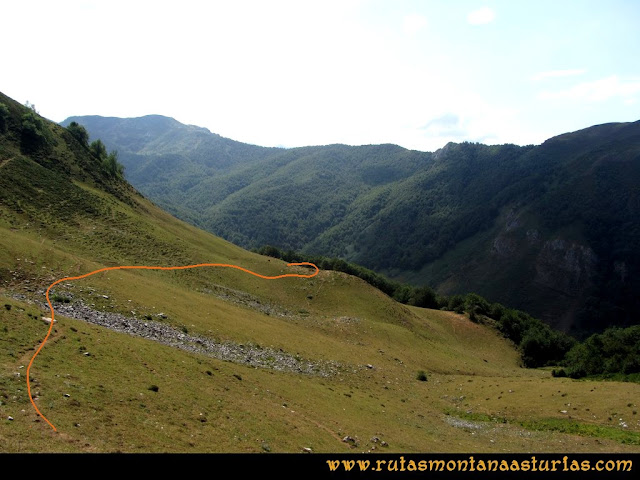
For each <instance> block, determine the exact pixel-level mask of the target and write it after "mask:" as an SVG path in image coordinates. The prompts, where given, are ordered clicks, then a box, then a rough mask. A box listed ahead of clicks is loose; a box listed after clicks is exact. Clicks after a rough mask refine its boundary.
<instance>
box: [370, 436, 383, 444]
mask: <svg viewBox="0 0 640 480" xmlns="http://www.w3.org/2000/svg"><path fill="white" fill-rule="evenodd" d="M369 441H370V442H371V443H378V442H379V441H380V439H379V438H378V437H371V440H369Z"/></svg>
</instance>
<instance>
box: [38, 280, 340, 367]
mask: <svg viewBox="0 0 640 480" xmlns="http://www.w3.org/2000/svg"><path fill="white" fill-rule="evenodd" d="M42 293H43V294H44V291H43V292H42ZM241 293H242V292H234V295H235V294H237V295H240V294H241ZM242 295H244V294H242ZM243 298H244V297H243ZM247 298H248V297H247ZM224 299H225V300H232V298H231V297H229V298H226V297H225V298H224ZM252 302H253V299H252ZM36 303H37V304H39V305H40V306H41V307H42V308H43V309H48V306H47V305H46V304H45V303H42V302H36ZM269 308H272V307H269ZM272 313H274V314H277V315H284V314H282V313H281V312H276V311H275V310H273V309H272ZM56 314H61V315H64V316H67V317H70V318H74V319H77V320H82V321H85V322H87V323H91V324H94V325H100V326H102V327H106V328H110V329H112V330H115V331H118V332H122V333H127V334H129V335H133V336H137V337H142V338H145V339H147V340H153V341H156V342H159V343H162V344H164V345H168V346H170V347H174V348H179V349H181V350H186V351H188V352H192V353H199V354H203V355H208V356H210V357H214V358H217V359H219V360H224V361H229V362H234V363H239V364H244V365H249V366H251V367H254V368H268V369H272V370H277V371H284V372H294V373H300V374H305V375H318V376H321V377H329V376H333V375H336V374H337V373H338V371H339V368H340V367H341V365H340V364H339V363H337V362H332V361H309V360H305V359H304V358H300V356H297V355H292V354H289V353H287V352H285V351H283V350H282V349H273V348H268V347H260V346H257V345H251V344H244V345H242V346H240V345H239V344H237V343H231V342H224V343H223V342H218V341H215V340H214V339H213V338H210V337H204V336H199V335H193V334H189V333H188V332H185V331H184V330H183V331H181V330H180V329H179V328H175V327H172V326H170V325H167V324H166V322H160V321H154V320H148V319H145V320H144V321H142V320H138V319H136V318H134V317H127V316H125V315H121V314H119V313H112V312H101V311H98V310H94V309H93V308H91V307H90V306H89V305H87V304H84V303H83V302H82V301H79V300H78V301H75V302H73V303H68V304H60V305H58V306H56ZM157 315H158V316H159V317H161V318H167V316H166V315H165V314H164V313H162V312H161V313H159V314H157ZM185 330H186V329H185ZM84 355H85V356H87V357H88V356H90V353H89V352H84Z"/></svg>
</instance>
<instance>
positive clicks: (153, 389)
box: [149, 385, 160, 392]
mask: <svg viewBox="0 0 640 480" xmlns="http://www.w3.org/2000/svg"><path fill="white" fill-rule="evenodd" d="M149 390H151V391H152V392H157V391H158V390H160V387H158V386H157V385H151V386H150V387H149Z"/></svg>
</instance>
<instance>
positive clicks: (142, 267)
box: [27, 262, 320, 432]
mask: <svg viewBox="0 0 640 480" xmlns="http://www.w3.org/2000/svg"><path fill="white" fill-rule="evenodd" d="M297 265H309V266H311V267H313V268H315V269H316V271H315V272H314V273H311V274H309V275H301V274H299V273H285V274H283V275H274V276H268V275H260V274H259V273H256V272H252V271H251V270H248V269H246V268H243V267H239V266H238V265H231V264H226V263H199V264H197V265H183V266H179V267H150V266H147V265H124V266H121V267H105V268H101V269H99V270H95V271H93V272H90V273H85V274H84V275H79V276H77V277H65V278H61V279H60V280H56V281H55V282H53V283H52V284H51V285H49V288H47V293H46V297H47V303H48V304H49V309H50V310H51V323H50V324H49V330H48V331H47V335H46V336H45V337H44V340H42V343H41V344H40V347H39V348H38V350H36V353H34V354H33V357H31V361H30V362H29V366H28V367H27V391H28V392H29V400H31V404H32V405H33V408H35V409H36V412H37V413H38V415H40V416H41V417H42V418H43V419H44V421H45V422H47V423H48V424H49V425H50V426H51V428H53V430H54V431H56V432H57V431H58V429H57V428H56V427H55V426H54V425H53V423H51V422H50V421H49V420H48V419H47V417H45V416H44V415H43V414H42V412H41V411H40V409H39V408H38V406H37V405H36V402H35V401H34V400H33V396H31V379H30V375H29V373H30V372H31V366H32V365H33V361H34V360H35V359H36V357H37V356H38V354H39V353H40V350H42V347H44V344H45V343H47V340H48V339H49V336H50V335H51V331H52V329H53V323H54V319H55V311H54V310H53V305H52V304H51V300H49V291H50V290H51V287H54V286H56V285H57V284H59V283H61V282H65V281H68V280H80V279H81V278H86V277H90V276H91V275H95V274H96V273H101V272H108V271H109V270H186V269H188V268H198V267H224V268H235V269H236V270H242V271H243V272H246V273H249V274H251V275H255V276H256V277H260V278H265V279H267V280H276V279H278V278H286V277H300V278H311V277H315V276H316V275H317V274H318V273H319V272H320V269H319V268H318V267H317V266H316V265H314V264H313V263H309V262H300V263H288V264H287V267H293V266H297Z"/></svg>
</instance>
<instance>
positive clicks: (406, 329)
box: [0, 127, 640, 452]
mask: <svg viewBox="0 0 640 480" xmlns="http://www.w3.org/2000/svg"><path fill="white" fill-rule="evenodd" d="M51 128H54V127H51ZM56 135H58V138H59V139H63V138H64V137H63V135H64V132H62V131H61V130H60V131H58V130H57V129H56ZM0 138H2V137H0ZM67 140H68V141H67ZM67 140H65V141H62V140H60V141H59V143H58V145H57V146H56V148H55V149H54V152H53V153H51V155H50V157H51V156H63V157H64V155H68V157H67V158H69V159H70V160H69V162H70V165H71V164H73V165H76V163H77V162H74V161H72V155H71V153H70V152H71V149H72V148H74V143H73V142H72V141H71V140H69V139H67ZM13 145H14V144H13V143H12V142H10V141H8V140H7V137H6V136H5V137H4V138H3V141H2V143H1V147H2V150H1V153H2V157H0V165H2V166H1V167H0V173H1V175H0V182H2V185H0V187H1V188H0V192H1V193H0V200H1V201H0V282H1V283H0V401H1V402H2V403H1V404H0V445H2V447H1V449H2V451H118V450H120V451H210V452H212V451H218V452H222V451H224V452H236V451H237V452H260V451H265V450H270V451H274V452H278V451H294V452H296V451H300V450H301V449H302V448H303V447H311V448H312V449H313V450H314V451H342V452H346V451H352V449H351V447H349V446H348V445H347V444H346V443H344V442H342V441H341V438H342V437H344V436H345V435H350V436H352V437H355V438H357V439H358V441H359V443H360V445H359V447H357V448H356V449H355V450H353V451H367V450H369V449H370V448H371V447H372V446H374V445H373V444H372V443H371V442H370V439H371V438H372V437H373V436H377V437H379V438H381V439H382V440H384V441H386V442H388V443H389V447H387V448H384V450H385V451H425V452H427V451H504V450H508V451H568V450H571V451H622V450H633V451H638V448H639V447H638V443H637V442H638V435H640V426H639V425H638V421H637V418H638V417H637V416H634V414H633V411H634V410H635V409H637V406H636V405H635V404H634V403H633V402H634V399H636V398H638V385H635V384H624V383H615V382H611V383H607V384H602V383H596V382H586V381H585V382H577V381H571V380H568V379H554V378H551V377H550V375H549V372H547V371H541V370H524V369H521V368H519V360H518V358H519V356H518V354H517V352H515V351H514V350H513V348H512V346H511V345H510V344H509V343H508V342H507V341H505V340H504V339H502V338H500V337H499V336H498V335H496V334H495V332H493V331H491V330H490V329H488V328H486V327H483V326H479V325H476V324H473V323H471V322H470V321H469V320H468V319H466V318H465V317H463V316H459V315H455V314H452V313H450V312H439V311H431V310H423V309H417V308H408V307H405V306H402V305H400V304H397V303H395V302H393V301H391V300H390V299H389V298H388V297H386V296H384V295H383V294H381V293H380V292H378V291H376V290H374V289H372V288H371V287H370V286H369V285H367V284H366V283H364V282H362V281H360V280H359V279H357V278H353V277H349V276H346V275H344V274H340V273H335V272H321V274H320V275H319V276H318V277H316V278H313V279H308V280H307V279H299V278H293V279H291V278H290V279H283V280H277V281H266V280H262V279H258V278H255V277H252V276H249V275H246V274H243V273H241V272H237V271H234V270H222V269H198V270H190V271H186V272H181V273H174V272H132V271H129V272H123V271H117V272H109V273H105V274H100V275H96V276H93V277H90V278H88V279H84V280H81V281H77V282H73V283H69V285H64V286H62V287H61V288H60V291H66V292H70V293H73V294H74V298H83V299H84V300H85V301H86V302H87V303H95V304H96V308H102V309H105V310H110V311H120V312H123V313H127V312H131V310H134V311H136V312H137V314H138V316H139V315H141V314H154V313H156V312H160V311H162V312H164V313H165V314H166V315H167V320H166V321H167V322H169V323H171V324H173V325H175V326H178V327H182V326H184V327H186V328H188V329H189V332H196V333H199V334H204V335H210V336H212V337H213V338H216V339H221V340H232V341H236V342H242V343H247V342H253V343H257V344H260V345H264V346H274V347H276V348H281V349H283V350H284V351H286V352H289V353H292V354H299V355H300V356H302V357H304V358H308V359H311V360H333V361H337V362H339V363H340V364H342V365H343V366H344V368H342V369H341V371H340V373H339V375H337V376H334V377H330V378H320V377H310V376H305V375H296V374H291V373H279V372H275V371H271V370H266V369H254V368H250V367H247V366H242V365H238V364H233V363H229V362H222V361H218V360H215V359H212V358H208V357H204V356H202V355H194V354H189V353H186V352H183V351H179V350H175V349H172V348H169V347H166V346H163V345H160V344H157V343H154V342H150V341H146V340H143V339H139V338H134V337H130V336H127V335H123V334H119V333H116V332H113V331H110V330H107V329H104V328H100V327H97V326H92V325H89V324H86V323H84V322H81V321H78V320H73V319H68V318H64V317H62V316H58V317H57V319H58V321H59V322H58V324H57V325H56V327H55V332H54V334H53V336H52V339H51V343H50V344H48V345H47V346H46V347H45V349H44V350H43V353H42V354H41V356H39V357H38V359H37V361H36V363H35V365H34V368H33V369H32V372H31V375H32V378H33V389H34V392H35V393H36V395H37V397H38V400H37V402H38V404H39V406H40V408H41V409H42V411H43V413H45V414H46V415H47V416H48V418H49V419H50V420H51V421H52V422H54V424H56V426H57V427H58V429H59V433H54V432H53V431H52V430H51V429H50V428H49V427H48V426H47V425H45V424H44V423H43V422H42V421H39V419H38V417H37V416H36V414H35V412H34V411H33V409H32V408H31V405H30V403H29V400H28V398H27V395H26V383H25V379H24V375H25V371H26V366H27V365H28V362H29V359H30V358H31V356H32V355H33V352H34V349H35V347H36V345H38V343H39V342H40V341H41V340H42V338H43V337H44V335H45V333H46V329H47V326H46V325H45V324H44V323H43V322H41V321H40V320H39V318H40V316H42V315H43V314H46V312H43V311H41V310H39V309H38V308H36V307H35V306H34V305H33V304H29V303H27V302H23V301H18V300H16V299H14V298H11V297H9V295H11V294H14V293H23V294H25V295H27V296H30V297H32V298H40V299H41V298H42V293H41V291H42V289H44V288H46V286H47V285H48V284H49V283H50V282H52V281H54V280H55V279H58V278H61V277H64V276H69V275H77V274H81V273H86V272H89V271H92V270H94V269H96V268H100V267H102V266H112V265H118V264H159V265H179V264H192V263H201V262H224V263H235V264H238V265H242V266H244V267H246V268H249V269H252V270H255V271H257V272H260V273H263V274H271V275H273V274H277V273H284V272H287V271H289V270H290V269H288V268H287V267H286V265H285V264H284V263H282V262H280V261H277V260H275V259H269V258H266V257H261V256H258V255H254V254H252V253H249V252H246V251H244V250H242V249H240V248H238V247H235V246H234V245H232V244H229V243H228V242H225V241H223V240H221V239H219V238H216V237H213V236H212V235H210V234H207V233H205V232H202V231H200V230H197V229H195V228H193V227H191V226H189V225H186V224H184V223H182V222H179V221H177V220H175V219H174V218H173V217H171V216H169V215H168V214H166V213H164V212H162V211H161V210H159V209H157V208H156V207H155V206H153V205H152V204H151V203H150V202H148V201H147V200H145V199H143V198H141V197H140V196H138V195H137V194H135V193H134V192H133V191H131V190H128V189H127V187H126V185H118V184H117V183H111V184H110V183H109V182H108V181H107V180H106V179H104V178H101V177H100V176H99V175H97V174H96V175H93V177H92V176H91V175H85V174H82V172H80V171H79V172H78V173H76V174H71V175H70V177H71V178H73V182H70V181H69V178H70V177H69V175H66V176H65V175H63V174H62V173H60V174H56V173H54V170H55V169H54V170H52V169H51V168H46V167H45V166H43V165H42V164H45V165H46V164H47V162H46V161H45V160H46V158H40V159H39V162H36V161H34V160H33V159H32V158H29V157H25V156H23V155H22V154H21V153H20V151H19V150H18V149H17V148H16V147H14V146H13ZM77 155H79V156H80V160H82V161H84V162H86V163H87V164H90V162H91V159H90V158H87V157H86V156H84V154H83V153H82V152H81V151H79V153H77ZM47 158H49V157H47ZM9 159H10V161H6V160H9ZM80 160H78V162H80ZM101 181H102V182H103V183H104V184H103V185H101V184H100V182H101ZM18 187H19V188H18ZM105 188H107V189H111V190H113V191H116V192H119V195H120V197H121V198H122V201H120V200H116V199H115V198H114V197H113V196H112V195H108V194H106V193H104V189H105ZM56 192H58V193H56ZM17 204H19V205H17ZM92 289H93V290H92ZM225 289H230V290H225ZM230 291H231V292H232V291H242V292H246V293H248V294H250V295H251V296H253V297H254V298H256V299H258V300H259V301H260V302H261V303H263V304H270V305H272V306H273V307H274V309H277V310H281V311H282V310H286V311H288V312H290V314H289V315H285V316H278V315H266V314H264V313H260V312H259V311H256V310H255V309H251V308H248V307H246V306H240V305H236V304H234V303H232V302H227V301H223V300H221V299H220V298H218V297H216V296H215V295H214V294H212V293H216V292H218V293H221V292H222V293H224V292H226V293H229V292H230ZM102 295H107V296H108V297H109V299H104V298H103V297H102ZM309 297H311V298H309ZM84 351H89V352H91V356H89V357H87V356H85V355H83V352H84ZM367 364H371V365H372V366H373V367H374V368H372V369H371V368H368V367H367V366H366V365H367ZM418 370H425V371H426V372H427V374H428V377H429V380H428V381H427V382H419V381H417V380H416V378H415V377H416V373H417V371H418ZM207 372H211V374H208V373H207ZM18 374H19V375H18ZM235 375H238V376H239V377H241V380H240V379H239V378H237V377H236V376H235ZM151 385H157V386H158V387H159V390H158V392H153V391H151V390H149V387H150V386H151ZM64 394H68V395H69V396H68V397H66V396H64ZM568 403H570V404H571V405H570V406H569V405H567V404H568ZM574 409H575V410H574ZM560 410H567V411H568V413H567V414H562V413H560ZM458 412H459V413H458ZM467 412H471V414H478V415H486V416H490V417H499V418H506V419H507V421H508V423H499V424H497V423H494V422H478V423H477V426H478V428H463V427H460V426H453V425H451V423H450V418H451V416H452V415H453V416H465V415H466V416H469V415H471V414H470V413H467ZM447 413H448V414H450V415H447ZM568 415H570V416H571V417H572V418H573V420H577V421H579V422H581V423H583V424H596V425H603V426H608V427H611V428H612V429H613V430H612V431H613V432H618V431H630V432H635V434H632V436H631V441H633V442H636V443H635V445H633V444H632V445H628V444H623V443H621V442H620V441H616V440H613V439H611V438H609V437H611V436H612V434H611V432H610V431H609V430H604V431H601V432H600V433H599V435H600V436H599V438H592V437H588V436H574V435H565V434H561V433H553V432H552V433H549V432H546V431H542V432H541V431H529V430H526V429H524V428H523V427H522V426H521V425H520V424H519V423H518V422H522V421H526V420H530V419H535V420H538V421H539V422H542V423H541V424H542V425H553V423H551V422H550V421H549V420H548V419H558V418H559V419H561V421H563V419H564V418H565V417H567V416H568ZM9 416H12V417H13V418H14V420H13V421H9V420H7V418H8V417H9ZM609 417H610V418H611V419H610V420H609ZM483 418H484V417H483ZM619 418H623V419H624V421H626V422H627V424H628V427H627V428H626V429H623V428H622V427H620V426H619V422H620V421H619ZM203 420H204V421H203ZM603 432H604V433H603ZM634 435H635V436H634ZM626 441H629V440H628V439H626ZM377 448H378V449H380V448H381V447H379V445H378V447H377Z"/></svg>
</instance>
